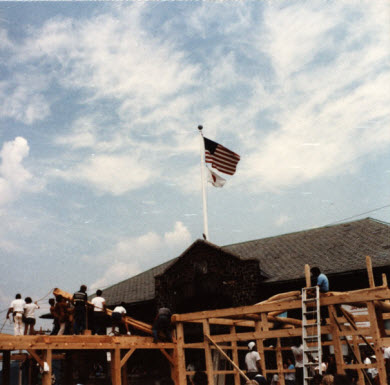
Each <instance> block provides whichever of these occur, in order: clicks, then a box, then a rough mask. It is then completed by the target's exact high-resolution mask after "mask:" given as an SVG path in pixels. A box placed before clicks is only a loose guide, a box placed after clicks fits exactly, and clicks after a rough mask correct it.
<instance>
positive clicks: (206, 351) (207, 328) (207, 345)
mask: <svg viewBox="0 0 390 385" xmlns="http://www.w3.org/2000/svg"><path fill="white" fill-rule="evenodd" d="M202 323H203V336H205V335H208V336H210V325H209V322H208V320H203V322H202ZM203 338H204V342H203V343H204V354H205V359H206V373H207V379H208V385H214V374H213V373H214V370H213V359H212V357H211V348H210V343H209V341H208V340H207V338H206V337H203Z"/></svg>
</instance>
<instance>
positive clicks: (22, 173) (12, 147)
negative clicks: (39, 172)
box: [0, 136, 43, 205]
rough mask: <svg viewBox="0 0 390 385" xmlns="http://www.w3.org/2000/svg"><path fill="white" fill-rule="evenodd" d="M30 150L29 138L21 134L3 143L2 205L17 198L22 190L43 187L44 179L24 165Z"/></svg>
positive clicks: (1, 168) (0, 193)
mask: <svg viewBox="0 0 390 385" xmlns="http://www.w3.org/2000/svg"><path fill="white" fill-rule="evenodd" d="M29 150H30V148H29V146H28V143H27V140H26V139H24V138H22V137H20V136H18V137H16V138H15V139H14V140H13V141H11V142H5V143H4V144H3V147H2V149H1V151H0V158H1V163H0V205H1V204H5V203H8V202H11V201H13V200H15V199H17V198H18V196H19V195H20V194H21V193H22V192H25V191H29V192H37V191H40V190H41V189H42V187H43V185H42V181H39V180H38V179H37V178H35V177H34V176H33V175H32V174H31V173H30V172H29V171H28V170H27V169H26V168H24V166H23V160H24V159H25V158H26V157H27V156H28V153H29Z"/></svg>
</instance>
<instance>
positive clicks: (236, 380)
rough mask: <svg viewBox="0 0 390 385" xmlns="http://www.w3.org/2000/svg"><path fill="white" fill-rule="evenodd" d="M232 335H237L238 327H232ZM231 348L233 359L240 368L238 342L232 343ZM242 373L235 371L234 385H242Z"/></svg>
mask: <svg viewBox="0 0 390 385" xmlns="http://www.w3.org/2000/svg"><path fill="white" fill-rule="evenodd" d="M230 334H236V327H235V326H231V327H230ZM231 348H232V357H233V362H234V363H235V364H236V365H237V366H238V350H237V342H236V341H232V342H231ZM240 384H241V382H240V373H239V372H238V370H235V371H234V385H240Z"/></svg>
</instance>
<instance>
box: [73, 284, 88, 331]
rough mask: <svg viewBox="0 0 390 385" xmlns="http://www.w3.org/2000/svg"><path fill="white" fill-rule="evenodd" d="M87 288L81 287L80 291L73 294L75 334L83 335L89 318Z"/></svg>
mask: <svg viewBox="0 0 390 385" xmlns="http://www.w3.org/2000/svg"><path fill="white" fill-rule="evenodd" d="M86 291H87V286H85V285H81V286H80V290H79V291H76V293H74V294H73V299H72V302H73V305H74V326H73V329H74V334H81V333H82V332H83V331H84V330H85V329H86V316H87V300H88V295H87V293H86Z"/></svg>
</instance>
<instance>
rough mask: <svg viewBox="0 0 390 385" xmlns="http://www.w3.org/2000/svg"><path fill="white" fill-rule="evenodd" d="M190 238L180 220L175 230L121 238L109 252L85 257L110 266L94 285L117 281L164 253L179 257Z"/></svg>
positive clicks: (152, 264)
mask: <svg viewBox="0 0 390 385" xmlns="http://www.w3.org/2000/svg"><path fill="white" fill-rule="evenodd" d="M190 241H191V234H190V232H189V230H188V229H187V228H186V227H185V226H184V224H183V223H182V222H179V221H178V222H176V223H175V225H174V228H173V230H172V231H167V232H166V233H164V234H162V235H160V234H157V233H155V232H149V233H146V234H143V235H141V236H139V237H129V238H124V239H121V240H120V241H118V242H117V244H116V245H115V246H114V247H113V248H112V250H110V251H109V252H107V253H104V254H103V255H100V256H95V257H91V256H88V257H85V260H86V261H93V263H96V261H97V260H98V261H99V263H100V264H103V265H104V264H105V265H107V266H108V268H107V270H106V271H105V273H104V274H103V276H102V277H101V278H100V279H98V280H97V281H95V282H94V283H93V284H92V285H90V286H91V287H92V289H96V288H99V287H104V286H107V285H110V284H114V283H116V282H118V281H119V280H122V279H126V278H130V277H131V276H133V275H135V274H138V273H140V272H142V271H143V270H145V269H147V268H151V267H152V266H154V265H155V264H156V263H158V262H159V261H161V258H163V257H165V259H166V258H167V257H168V258H174V257H177V256H178V255H179V254H180V253H181V252H182V251H183V250H184V249H185V248H186V247H188V245H189V243H190ZM162 253H164V255H162ZM128 261H131V262H128Z"/></svg>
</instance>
